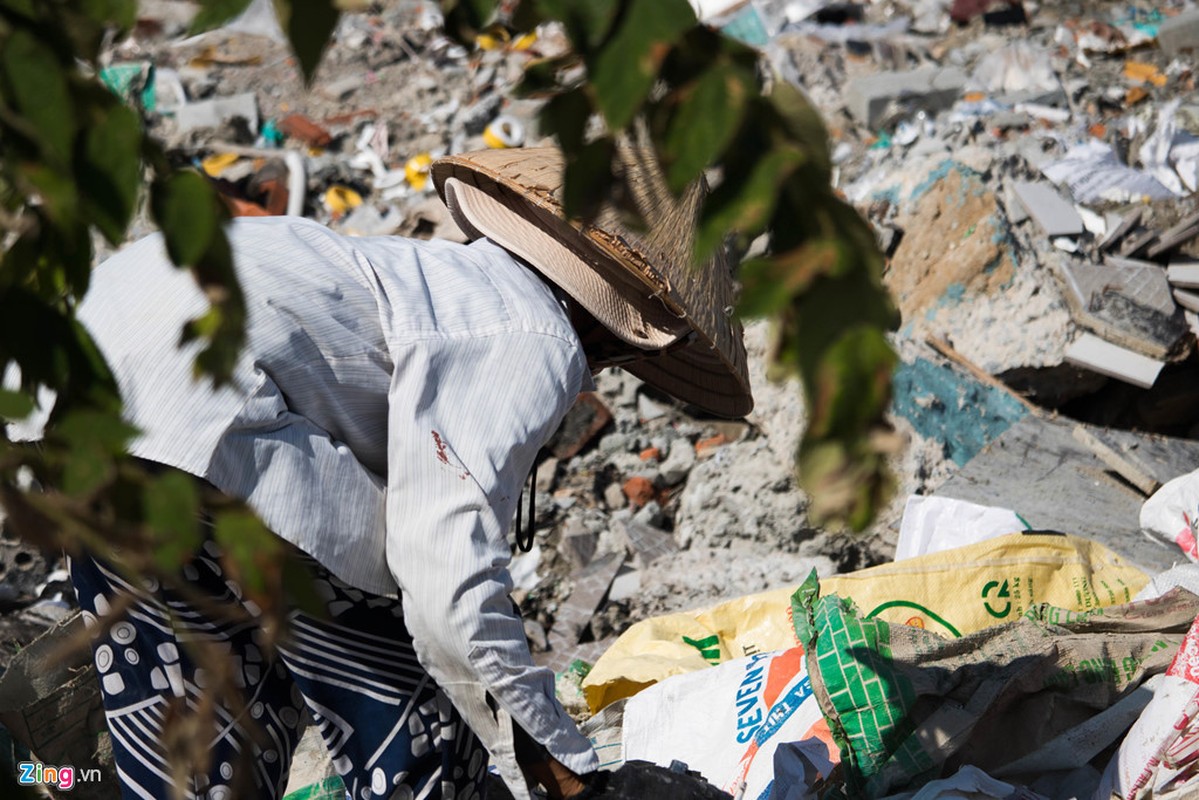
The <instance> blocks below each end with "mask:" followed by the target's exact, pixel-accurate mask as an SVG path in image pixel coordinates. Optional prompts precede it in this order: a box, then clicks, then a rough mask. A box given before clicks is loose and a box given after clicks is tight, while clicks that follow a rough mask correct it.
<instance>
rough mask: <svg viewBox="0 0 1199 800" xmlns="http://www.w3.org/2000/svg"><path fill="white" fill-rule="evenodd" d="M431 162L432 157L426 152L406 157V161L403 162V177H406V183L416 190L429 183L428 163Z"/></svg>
mask: <svg viewBox="0 0 1199 800" xmlns="http://www.w3.org/2000/svg"><path fill="white" fill-rule="evenodd" d="M432 163H433V157H432V156H431V155H429V154H428V153H421V154H419V155H415V156H413V157H412V158H410V159H408V163H406V164H404V178H406V179H407V181H408V185H409V186H411V187H412V188H413V189H416V190H417V191H418V192H419V191H421V190H422V189H424V188H425V186H427V185H428V183H429V165H430V164H432Z"/></svg>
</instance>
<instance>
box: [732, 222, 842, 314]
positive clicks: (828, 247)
mask: <svg viewBox="0 0 1199 800" xmlns="http://www.w3.org/2000/svg"><path fill="white" fill-rule="evenodd" d="M837 258H838V249H837V243H836V242H831V241H827V240H822V239H817V240H815V241H809V242H808V243H806V244H804V245H801V246H799V247H796V248H795V249H794V250H790V251H788V252H786V253H779V254H777V255H773V256H769V257H762V258H754V259H749V260H747V261H745V262H743V263H742V264H741V273H740V278H741V286H742V289H741V300H740V303H739V305H738V307H737V310H738V312H739V313H740V314H741V315H742V316H746V317H765V316H770V315H773V314H778V313H779V312H781V311H782V310H783V309H784V308H786V307H787V306H788V304H790V302H791V299H792V297H794V296H795V295H796V294H798V293H800V292H803V291H804V290H805V289H807V287H808V286H809V285H810V284H811V282H812V281H813V280H814V279H815V278H817V277H818V276H820V275H824V274H828V273H829V272H831V271H832V270H833V267H834V266H835V263H836V261H837Z"/></svg>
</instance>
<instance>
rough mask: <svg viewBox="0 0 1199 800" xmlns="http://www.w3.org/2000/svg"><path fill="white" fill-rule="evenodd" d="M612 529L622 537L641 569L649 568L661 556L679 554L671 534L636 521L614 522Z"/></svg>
mask: <svg viewBox="0 0 1199 800" xmlns="http://www.w3.org/2000/svg"><path fill="white" fill-rule="evenodd" d="M612 528H613V530H614V531H616V532H618V533H621V534H623V535H624V539H625V541H626V542H627V543H628V546H629V549H630V550H632V551H633V555H634V557H635V559H636V561H637V563H638V564H639V565H641V566H643V567H644V566H649V565H650V564H651V563H653V562H654V561H655V560H656V559H659V558H661V557H662V556H665V555H671V554H673V553H677V552H679V546H678V544H676V543H675V541H674V535H673V534H671V533H669V532H667V531H664V530H660V529H658V528H655V527H653V526H651V525H645V524H642V523H641V522H639V521H638V520H636V519H631V520H629V521H627V522H617V521H615V520H614V521H613V522H612Z"/></svg>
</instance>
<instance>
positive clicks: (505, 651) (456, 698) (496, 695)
mask: <svg viewBox="0 0 1199 800" xmlns="http://www.w3.org/2000/svg"><path fill="white" fill-rule="evenodd" d="M393 358H394V359H395V377H394V380H393V384H392V388H391V396H390V402H391V407H390V411H389V437H390V441H389V454H388V471H389V475H388V490H387V501H386V502H387V508H386V514H387V529H388V540H387V560H388V565H389V567H390V569H391V571H392V573H393V574H394V575H395V578H396V582H397V583H398V584H399V586H400V590H401V594H402V596H403V602H404V614H405V621H406V623H407V625H408V628H409V630H410V631H411V633H412V636H413V640H414V643H415V646H416V651H417V655H418V656H419V658H420V660H421V663H422V664H423V665H424V667H425V668H426V669H428V670H429V672H430V674H431V675H432V676H433V678H434V679H435V680H436V681H437V682H438V683H439V684H440V685H441V687H442V688H443V689H444V690H445V691H446V693H447V694H448V695H449V697H450V699H451V700H452V701H453V702H454V705H455V707H456V708H457V709H458V711H459V712H460V713H461V714H462V715H463V717H464V718H465V720H466V722H467V724H468V725H469V726H470V727H471V728H472V729H473V730H474V731H475V733H476V734H477V735H478V736H479V738H480V739H481V740H482V742H483V744H484V745H485V746H486V747H487V748H488V750H489V751H490V752H491V754H492V757H493V759H494V760H495V763H496V765H497V767H498V768H499V769H500V771H501V773H502V774H503V775H504V778H505V780H506V782H507V783H508V784H509V786H511V787H512V788H513V791H514V793H516V792H517V791H518V787H517V784H518V783H519V782H521V781H522V776H521V772H520V770H519V769H517V766H516V759H515V752H514V746H513V739H512V723H514V724H515V725H517V726H519V727H520V728H521V729H523V730H524V731H526V732H527V733H528V735H529V737H530V738H531V739H532V740H533V741H535V742H537V743H538V744H540V745H541V746H543V747H544V748H545V749H546V751H547V752H548V754H549V755H550V756H552V757H553V759H554V760H555V761H556V762H558V763H559V764H561V765H563V766H564V767H566V768H567V769H568V770H569V771H570V772H571V773H581V772H588V771H590V770H593V769H594V768H595V766H596V758H595V753H594V751H593V750H592V748H591V745H590V742H589V741H588V740H587V739H586V738H585V737H583V736H582V735H581V734H579V732H578V729H577V728H576V726H575V725H574V722H573V721H572V720H571V719H570V717H569V716H568V715H567V714H566V712H565V711H564V710H563V708H562V706H561V704H560V703H558V701H557V699H556V697H555V695H554V679H553V673H552V672H550V671H549V670H548V669H544V668H538V667H535V666H533V663H532V658H531V655H530V653H529V649H528V644H527V642H526V640H525V634H524V627H523V625H522V623H521V621H520V619H519V617H518V616H517V614H516V610H515V607H514V606H513V604H512V601H511V599H510V597H509V593H510V592H511V589H512V582H511V578H510V576H509V574H508V570H507V566H508V562H509V560H510V557H511V545H510V544H509V539H508V529H509V524H510V520H511V519H512V516H513V514H514V512H515V508H516V503H517V502H518V499H519V495H520V490H521V486H522V485H523V483H524V480H525V478H526V476H527V474H528V471H529V469H530V467H531V465H532V462H533V458H534V456H535V454H536V452H537V450H538V449H539V448H540V446H541V445H542V443H543V442H545V441H546V440H547V439H548V438H549V436H550V435H551V434H552V433H553V431H554V430H555V428H556V427H557V425H558V423H559V421H560V420H561V418H562V417H563V415H564V414H565V413H566V411H567V409H568V408H569V407H570V404H571V403H572V402H573V401H574V398H575V396H576V394H577V392H578V390H579V387H580V386H581V385H583V382H584V380H585V376H586V374H587V365H586V360H585V358H584V357H583V354H582V353H581V352H579V350H578V346H577V340H574V339H570V338H567V337H563V336H554V335H548V334H545V333H527V332H525V333H511V332H502V333H497V334H496V335H493V336H487V335H474V336H471V337H457V338H449V337H437V338H430V339H425V340H419V341H416V342H408V343H405V344H404V346H403V347H399V348H396V350H395V352H394V353H393ZM563 778H564V780H565V779H566V778H567V776H563ZM521 788H523V787H521ZM547 788H549V787H547ZM566 788H567V789H569V787H566ZM518 796H520V795H519V794H518ZM563 796H566V795H563Z"/></svg>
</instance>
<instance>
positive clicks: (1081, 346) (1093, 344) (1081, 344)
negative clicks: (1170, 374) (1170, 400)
mask: <svg viewBox="0 0 1199 800" xmlns="http://www.w3.org/2000/svg"><path fill="white" fill-rule="evenodd" d="M1066 360H1067V361H1069V362H1070V363H1071V364H1076V365H1078V366H1080V367H1085V368H1086V369H1089V370H1092V371H1093V372H1098V373H1099V374H1100V375H1106V376H1108V377H1109V378H1115V379H1116V380H1121V381H1124V382H1126V383H1131V384H1132V385H1133V386H1140V387H1141V388H1142V389H1149V388H1152V387H1153V384H1154V383H1155V382H1156V381H1157V376H1158V373H1160V372H1161V370H1162V367H1164V366H1165V364H1164V363H1163V362H1161V361H1157V360H1155V359H1152V358H1149V357H1148V356H1143V355H1141V354H1140V353H1134V352H1133V351H1132V350H1128V349H1126V348H1123V347H1120V346H1119V345H1114V344H1112V343H1111V342H1108V341H1105V340H1103V339H1100V338H1099V337H1098V336H1095V335H1094V334H1091V333H1084V334H1083V335H1082V336H1079V337H1078V338H1077V339H1075V340H1074V342H1073V343H1071V345H1070V346H1069V347H1068V348H1067V349H1066Z"/></svg>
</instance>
